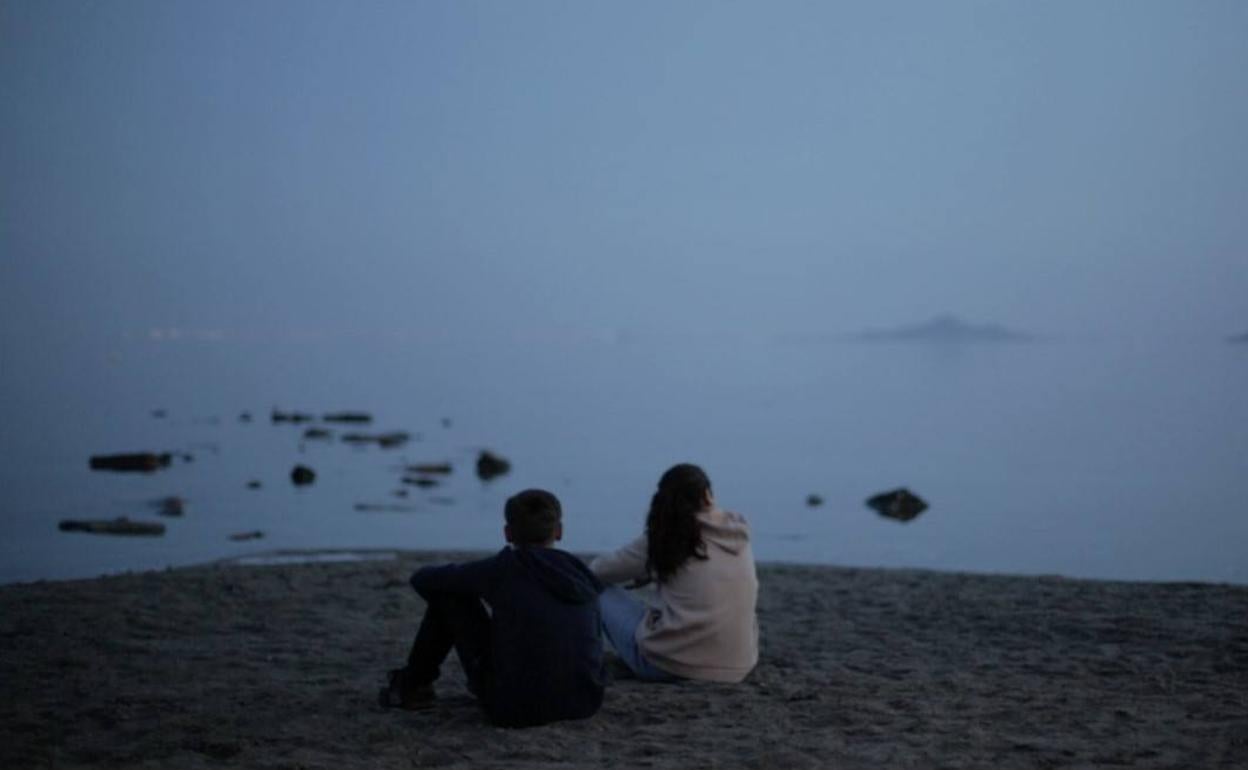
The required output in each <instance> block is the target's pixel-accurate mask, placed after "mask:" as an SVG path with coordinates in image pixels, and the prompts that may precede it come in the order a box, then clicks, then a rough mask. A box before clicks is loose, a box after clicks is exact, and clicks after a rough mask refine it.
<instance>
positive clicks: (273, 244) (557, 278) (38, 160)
mask: <svg viewBox="0 0 1248 770" xmlns="http://www.w3.org/2000/svg"><path fill="white" fill-rule="evenodd" d="M1245 40H1248V3H1244V2H1242V1H1241V0H1230V1H1228V2H1177V1H1174V0H1167V1H1166V2H1146V1H1144V0H1123V1H1122V2H1107V1H1099V0H1092V1H1091V2H1090V1H1089V0H1078V1H1077V2H1045V3H1033V2H1022V1H1021V0H1020V1H1018V2H1007V1H1002V0H994V1H993V2H928V1H927V0H922V1H918V2H900V3H889V2H863V3H857V4H852V5H851V4H843V3H832V2H823V1H822V0H821V1H819V2H810V3H797V2H756V3H736V2H719V1H718V0H717V1H716V2H709V1H708V2H680V3H669V2H654V3H638V2H629V3H602V2H580V1H578V2H571V1H569V2H558V3H555V2H536V1H534V0H526V2H502V1H501V0H500V1H498V2H488V3H475V2H463V1H462V0H455V1H454V2H450V1H449V0H448V1H447V2H415V1H411V0H404V1H403V2H363V3H348V2H338V1H334V2H323V3H321V2H310V1H309V0H298V1H295V0H286V1H284V2H278V1H274V2H262V3H252V2H241V1H239V2H199V1H198V0H195V1H187V2H179V1H177V0H151V1H150V2H149V1H145V0H127V1H126V2H86V1H85V0H84V1H73V0H66V1H63V2H46V1H45V0H3V2H0V321H3V327H4V332H3V336H2V337H0V339H2V340H3V341H4V343H5V345H6V346H10V347H11V346H17V345H23V346H25V344H37V343H38V342H39V341H41V340H45V339H53V338H56V339H75V340H92V339H96V338H101V339H103V338H115V337H118V336H120V335H122V334H126V333H130V334H144V333H146V330H149V329H153V328H179V329H183V330H188V331H192V332H193V331H196V330H198V331H200V332H209V333H213V334H215V333H218V332H220V333H221V334H224V335H226V336H227V337H237V338H243V339H245V338H248V337H251V336H256V335H261V336H263V335H272V334H275V333H276V334H297V333H303V332H308V333H313V334H315V333H319V332H323V331H333V330H343V329H347V330H350V331H352V332H353V333H363V334H370V333H374V332H377V333H383V332H390V331H393V330H395V329H428V330H437V331H439V333H442V334H449V335H452V336H453V335H455V334H459V333H464V334H474V333H481V332H489V331H494V330H498V329H509V330H510V329H538V330H541V329H556V330H559V329H564V330H581V329H583V330H590V331H601V330H635V331H642V332H647V331H650V332H654V331H664V330H668V329H676V330H692V331H729V332H741V331H747V332H762V333H773V332H775V333H784V332H810V331H828V332H841V331H854V330H857V329H862V328H866V327H878V326H889V325H897V324H906V323H911V322H914V321H918V320H923V319H925V318H927V317H930V316H932V315H935V314H937V313H943V312H953V313H956V314H958V315H960V316H962V317H964V318H966V319H967V320H969V321H973V322H993V323H1001V324H1005V325H1007V326H1011V327H1014V328H1019V329H1023V330H1027V331H1034V332H1039V333H1057V334H1076V335H1078V334H1083V333H1091V334H1098V335H1101V334H1110V335H1113V334H1137V333H1140V332H1141V330H1143V331H1144V332H1145V333H1152V331H1156V332H1157V333H1158V334H1171V333H1178V334H1183V335H1193V336H1196V337H1211V338H1216V337H1221V336H1224V335H1227V334H1230V333H1233V332H1240V331H1245V330H1248V300H1246V299H1245V298H1246V297H1248V215H1246V214H1248V140H1245V137H1248V77H1246V76H1245V75H1246V73H1248V45H1245Z"/></svg>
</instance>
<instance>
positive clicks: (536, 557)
mask: <svg viewBox="0 0 1248 770" xmlns="http://www.w3.org/2000/svg"><path fill="white" fill-rule="evenodd" d="M511 554H512V556H513V557H514V558H515V560H516V561H517V563H519V565H520V566H521V567H522V568H523V569H524V570H525V571H527V572H528V573H529V575H530V576H531V577H532V578H533V579H534V580H536V581H537V582H538V583H539V584H541V586H542V587H543V588H545V589H546V590H547V591H549V592H550V594H551V595H552V596H554V597H555V598H557V599H559V600H560V601H564V602H567V603H568V604H585V603H586V602H590V601H593V600H595V599H597V598H598V594H600V593H602V588H603V585H602V581H600V580H599V579H598V578H597V577H595V576H594V573H592V572H590V571H589V567H586V566H585V564H584V562H582V561H581V560H580V559H578V558H576V557H575V556H573V555H572V554H570V553H568V552H567V551H560V550H559V549H558V548H543V547H541V546H515V547H513V548H511Z"/></svg>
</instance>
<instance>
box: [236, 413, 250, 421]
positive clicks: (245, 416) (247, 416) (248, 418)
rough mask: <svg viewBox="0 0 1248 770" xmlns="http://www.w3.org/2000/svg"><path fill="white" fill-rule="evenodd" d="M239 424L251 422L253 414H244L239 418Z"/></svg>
mask: <svg viewBox="0 0 1248 770" xmlns="http://www.w3.org/2000/svg"><path fill="white" fill-rule="evenodd" d="M238 421H239V422H251V412H243V413H242V414H240V415H239V416H238Z"/></svg>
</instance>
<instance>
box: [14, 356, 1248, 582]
mask: <svg viewBox="0 0 1248 770" xmlns="http://www.w3.org/2000/svg"><path fill="white" fill-rule="evenodd" d="M6 368H9V367H6ZM6 378H7V379H8V380H9V381H8V383H6V385H5V388H4V391H3V395H4V397H5V402H6V403H5V413H6V419H5V426H4V431H3V432H0V447H2V449H3V453H2V455H0V456H2V457H3V463H2V467H0V486H2V488H3V490H4V494H3V496H2V498H0V512H2V515H0V581H5V582H9V581H17V580H32V579H39V578H68V577H82V576H90V575H97V574H100V573H104V572H112V571H118V570H131V569H150V568H162V567H165V566H167V565H184V564H191V563H197V562H204V561H208V560H212V559H217V558H222V557H230V556H239V555H245V554H252V553H257V552H260V551H266V550H272V549H286V548H374V547H383V548H389V547H401V548H435V549H436V548H456V549H459V548H469V549H491V548H495V547H497V546H499V545H500V543H501V537H502V534H501V530H502V504H503V501H504V500H505V499H506V498H507V496H508V495H510V494H512V493H514V492H516V491H518V490H519V489H522V488H525V487H530V486H540V487H546V488H548V489H550V490H552V491H553V492H555V493H556V494H557V495H558V496H559V497H560V498H561V499H562V500H563V503H564V510H565V527H566V538H565V541H564V546H565V547H567V548H569V549H572V550H577V551H598V550H602V549H606V548H610V547H613V546H616V545H618V544H620V543H622V542H624V541H625V540H626V539H627V538H629V537H631V536H633V535H635V534H636V533H638V532H639V531H640V529H641V526H642V521H643V518H644V512H645V507H646V504H647V502H648V500H649V495H650V493H651V491H652V489H653V485H654V483H655V481H656V480H657V478H658V476H659V474H660V473H661V472H662V471H663V470H664V469H665V468H666V467H667V466H668V465H670V464H672V463H674V462H679V461H692V462H697V463H699V464H701V465H703V466H704V467H705V468H706V470H707V471H708V472H709V473H710V475H711V478H712V480H713V482H714V484H715V489H716V493H717V495H718V497H719V499H720V501H721V503H722V504H723V505H724V507H727V508H730V509H734V510H737V511H740V512H742V513H744V514H745V515H746V516H747V517H748V518H749V520H750V522H751V524H752V526H753V530H754V538H755V549H756V553H757V556H758V558H759V559H760V560H781V561H797V562H817V563H830V564H842V565H864V566H890V567H930V568H939V569H951V570H971V571H990V572H1008V573H1028V574H1054V573H1055V574H1062V575H1069V576H1081V577H1096V578H1114V579H1131V580H1137V579H1140V580H1204V581H1230V582H1237V583H1248V505H1245V503H1244V501H1243V500H1241V499H1240V492H1241V490H1240V488H1239V484H1240V483H1243V481H1244V480H1245V479H1248V395H1246V394H1248V346H1242V345H1240V346H1236V345H1230V344H1224V343H1219V342H1218V341H1201V342H1193V343H1188V344H1184V345H1174V344H1161V343H1150V344H1138V343H1136V344H1129V343H1122V342H1114V341H1106V340H1099V341H1078V342H1075V341H1064V342H1037V343H1028V344H996V345H992V344H979V345H975V344H963V345H956V344H954V345H950V344H934V345H933V344H901V343H893V344H861V343H852V342H845V341H834V340H828V341H818V340H809V339H808V340H797V339H773V338H750V337H738V336H723V337H717V336H701V337H699V336H696V335H693V336H685V337H681V338H678V339H672V338H661V337H654V338H646V337H627V336H618V337H608V338H602V337H592V336H586V337H579V338H578V337H576V336H569V335H560V334H551V335H546V336H543V335H528V336H525V337H521V338H511V339H507V340H505V341H499V340H484V339H483V340H480V341H478V342H476V343H465V342H463V341H457V342H453V343H452V342H450V341H439V340H432V341H431V340H428V339H421V338H419V337H413V336H394V337H386V338H381V339H378V338H367V337H358V338H352V337H341V338H337V339H304V340H287V341H284V342H282V343H280V344H278V343H273V342H269V343H244V342H238V341H232V340H230V339H228V338H227V339H224V340H193V339H192V340H187V339H180V340H176V341H168V340H165V341H153V340H135V341H131V342H127V343H124V344H118V345H114V346H111V347H109V348H108V349H101V350H86V351H84V350H80V349H78V350H69V349H65V350H57V349H50V350H47V351H44V352H43V354H42V355H39V356H30V357H29V360H25V361H22V362H20V368H19V367H18V366H12V367H11V368H10V371H9V373H7V374H6ZM274 407H277V408H280V409H283V410H300V411H307V412H312V413H317V414H321V413H324V412H329V411H336V410H347V409H349V410H363V411H367V412H370V413H372V415H373V416H374V422H373V424H372V425H369V426H364V427H363V429H364V430H368V431H375V432H381V431H391V430H403V431H408V432H410V433H412V434H413V440H412V441H411V442H409V443H408V444H406V445H405V446H402V447H399V448H394V449H383V448H380V447H377V446H365V447H354V446H351V445H348V444H345V443H343V442H342V441H340V440H339V438H340V436H341V433H342V432H344V430H355V429H357V428H355V427H347V428H343V427H341V426H337V427H335V428H334V430H335V431H336V435H335V437H334V439H332V440H329V441H310V440H303V439H302V434H303V431H304V429H305V428H306V427H307V426H304V425H300V426H292V425H285V424H280V425H279V424H272V423H271V422H270V420H269V413H270V410H271V409H272V408H274ZM156 410H162V411H163V415H164V416H163V417H161V416H156V415H155V414H154V412H155V411H156ZM243 412H248V413H250V414H251V415H252V416H253V417H254V419H253V421H251V422H243V421H240V419H239V418H240V415H241V414H242V413H243ZM444 420H445V421H446V422H444ZM483 448H488V449H490V450H492V451H495V452H497V453H499V454H501V455H503V456H504V457H506V458H508V459H509V460H510V461H511V462H512V463H513V469H512V472H511V473H510V474H508V475H506V476H504V477H501V478H499V479H496V480H494V481H491V482H488V483H486V482H482V481H480V480H479V479H478V478H477V477H476V475H475V473H474V470H473V463H474V460H475V458H476V456H477V453H478V452H479V451H480V450H481V449H483ZM144 450H153V451H174V452H180V453H187V454H189V455H190V456H191V457H192V458H193V460H192V461H190V462H185V461H175V463H174V464H173V466H172V467H170V468H169V469H167V470H163V471H160V472H157V473H152V474H137V475H136V474H119V473H105V472H98V471H91V470H89V469H88V458H89V457H90V456H91V455H93V454H100V453H108V452H122V451H144ZM441 461H448V462H451V463H452V464H453V465H454V472H453V473H452V474H451V475H450V476H449V477H447V478H446V480H445V481H444V482H443V483H442V484H441V486H439V487H437V488H433V489H428V490H423V489H418V488H415V487H409V486H405V485H403V484H402V483H401V477H402V470H401V469H402V467H403V466H404V465H405V464H409V463H419V462H441ZM295 464H304V465H307V466H309V467H311V468H313V469H314V470H315V471H316V472H317V474H318V477H317V480H316V482H315V483H314V484H313V485H311V486H308V487H302V488H296V487H295V486H293V485H292V484H291V483H290V480H289V473H290V470H291V468H292V467H293V466H294V465H295ZM253 480H255V481H259V482H260V483H261V487H260V488H259V489H251V488H248V482H250V481H253ZM897 486H906V487H909V488H910V489H911V490H913V491H914V492H916V493H918V494H919V495H921V496H922V497H924V498H925V499H927V500H928V501H929V503H930V504H931V508H930V509H929V510H928V511H926V512H925V513H924V514H923V515H922V516H920V517H919V518H917V519H915V520H914V521H911V522H909V523H905V524H902V523H898V522H894V521H891V520H886V519H883V518H881V517H879V516H878V515H876V514H875V513H874V512H872V511H870V510H869V509H867V508H866V507H865V506H864V505H863V500H864V499H865V498H866V497H867V496H869V495H871V494H873V493H875V492H878V491H881V490H885V489H890V488H893V487H897ZM399 489H407V490H408V497H407V498H400V497H397V496H395V494H394V493H395V491H396V490H399ZM810 494H817V495H819V496H821V497H822V498H823V500H824V503H823V504H822V505H821V506H818V507H809V506H808V505H807V504H806V497H807V495H810ZM167 496H177V497H181V498H184V499H185V500H186V507H185V512H184V514H183V515H182V516H181V517H177V518H162V517H160V516H159V515H157V512H156V509H155V508H154V507H152V501H154V500H158V499H160V498H163V497H167ZM360 504H364V505H376V506H383V507H385V506H400V507H402V510H364V511H361V510H357V506H358V505H360ZM116 516H129V517H131V518H137V519H145V520H159V521H162V522H163V523H164V524H165V525H166V527H167V529H166V533H165V534H164V535H163V536H161V537H152V538H124V537H109V536H98V535H86V534H78V533H63V532H60V531H58V528H57V523H58V522H59V521H60V520H62V519H68V518H112V517H116ZM249 530H261V531H263V532H264V533H265V536H264V538H263V539H261V540H257V541H251V542H242V543H239V542H234V541H231V540H230V539H229V535H231V534H233V533H238V532H243V531H249Z"/></svg>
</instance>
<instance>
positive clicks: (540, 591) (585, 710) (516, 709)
mask: <svg viewBox="0 0 1248 770" xmlns="http://www.w3.org/2000/svg"><path fill="white" fill-rule="evenodd" d="M504 515H505V517H506V521H507V524H506V526H505V527H504V528H503V535H504V537H506V539H507V543H508V546H507V547H506V548H503V550H501V551H499V552H498V553H497V554H495V555H494V556H491V557H489V558H487V559H481V560H480V561H474V562H468V563H465V564H448V565H446V566H442V567H425V568H423V569H421V570H418V571H417V572H416V573H415V574H413V575H412V581H411V582H412V587H413V588H415V589H416V592H417V593H418V594H420V596H421V598H423V599H424V600H425V602H426V604H427V605H428V606H427V608H426V610H425V617H424V619H423V620H422V621H421V624H420V630H419V631H418V632H417V634H416V641H415V642H414V643H413V644H412V651H411V653H410V654H409V655H408V659H407V666H406V667H405V668H401V669H395V670H394V671H391V672H390V684H389V687H387V688H385V689H383V690H382V691H381V694H380V699H381V704H382V705H383V706H394V707H398V708H407V709H417V708H421V707H423V706H426V705H428V704H429V702H430V701H432V700H433V698H434V697H435V695H434V690H433V682H434V680H435V679H437V678H438V673H439V668H440V666H441V663H442V661H443V660H444V659H445V658H446V656H447V655H448V654H449V653H450V651H451V647H454V648H455V651H456V653H458V655H459V661H460V664H461V665H462V666H463V667H464V673H465V675H466V676H467V678H468V689H469V691H470V692H471V693H472V694H473V695H475V696H476V697H477V698H478V699H479V700H480V701H481V704H482V706H484V708H485V712H486V715H487V716H488V717H489V718H490V721H492V722H493V723H494V724H496V725H500V726H505V727H524V726H528V725H540V724H545V723H547V722H554V721H557V720H561V719H582V718H585V717H589V716H592V715H593V714H594V713H596V712H597V711H598V707H599V706H601V705H602V692H603V684H604V681H605V671H604V668H603V654H602V649H603V648H602V637H601V635H600V634H601V632H600V625H601V623H600V613H599V610H598V594H599V593H601V592H602V588H603V586H602V583H601V582H599V580H598V578H596V577H594V575H593V573H592V572H590V571H589V569H588V568H587V567H586V566H585V565H584V564H583V563H582V562H581V561H580V560H579V559H577V558H576V557H575V556H573V555H571V554H569V553H567V552H565V551H561V550H558V549H556V548H554V547H553V545H554V544H555V542H557V541H558V540H560V539H561V538H562V537H563V522H562V520H561V519H562V510H561V508H560V505H559V500H558V499H557V498H556V497H555V496H554V495H552V494H551V493H549V492H546V491H544V490H540V489H529V490H525V491H524V492H521V493H519V494H517V495H515V496H513V497H511V498H510V499H508V500H507V505H506V508H505V509H504ZM482 602H484V603H485V604H487V605H489V612H487V611H486V608H485V607H484V606H483V605H482Z"/></svg>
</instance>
